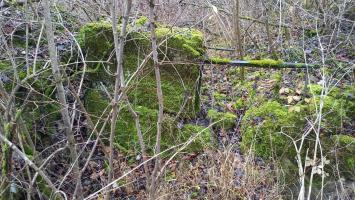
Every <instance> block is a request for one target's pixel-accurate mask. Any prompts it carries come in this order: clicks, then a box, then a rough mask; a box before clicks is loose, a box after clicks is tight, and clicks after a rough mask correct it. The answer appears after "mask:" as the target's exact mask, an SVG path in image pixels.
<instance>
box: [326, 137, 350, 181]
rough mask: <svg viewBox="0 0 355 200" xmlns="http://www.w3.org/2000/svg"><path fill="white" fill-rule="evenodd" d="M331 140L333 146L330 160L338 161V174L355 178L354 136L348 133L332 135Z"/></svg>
mask: <svg viewBox="0 0 355 200" xmlns="http://www.w3.org/2000/svg"><path fill="white" fill-rule="evenodd" d="M331 141H332V146H333V148H334V149H333V153H332V155H331V156H330V157H331V159H332V160H331V161H332V162H333V163H336V162H339V163H338V164H339V167H338V168H339V171H340V174H343V175H344V174H345V175H347V176H346V177H347V178H348V179H352V180H355V156H354V155H355V138H354V137H352V136H350V135H334V136H332V137H331ZM336 158H337V159H336Z"/></svg>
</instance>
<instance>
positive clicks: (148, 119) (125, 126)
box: [85, 90, 209, 155]
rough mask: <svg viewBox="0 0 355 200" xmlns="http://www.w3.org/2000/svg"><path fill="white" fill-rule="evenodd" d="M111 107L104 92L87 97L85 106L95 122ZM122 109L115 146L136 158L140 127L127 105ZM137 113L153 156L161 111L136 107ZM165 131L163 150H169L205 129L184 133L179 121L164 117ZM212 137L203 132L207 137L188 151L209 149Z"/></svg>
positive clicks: (197, 141) (200, 139) (186, 127)
mask: <svg viewBox="0 0 355 200" xmlns="http://www.w3.org/2000/svg"><path fill="white" fill-rule="evenodd" d="M155 101H156V99H155ZM108 103H109V101H108V100H105V98H103V95H102V94H101V92H100V91H98V90H92V91H89V92H88V93H87V94H86V95H85V106H86V107H87V110H88V112H89V113H90V114H92V115H94V116H96V118H95V119H98V118H97V117H99V116H100V115H101V114H102V112H103V110H105V108H106V107H107V106H108ZM122 106H123V107H121V108H122V110H121V112H120V114H119V118H118V120H117V126H116V136H115V144H116V145H115V146H116V147H117V148H118V149H120V151H122V152H124V153H126V154H128V155H133V154H135V153H136V152H138V151H139V149H140V146H139V142H138V136H137V130H136V124H135V120H134V118H133V117H132V114H131V113H130V112H129V111H128V109H127V108H126V107H125V106H124V105H122ZM150 106H151V105H150ZM134 110H135V111H136V112H137V114H138V115H139V119H140V125H141V131H142V133H143V134H144V141H145V142H146V145H147V149H148V151H149V152H151V151H153V148H154V145H155V139H156V132H157V129H156V123H157V116H158V110H157V109H156V108H149V107H146V106H141V105H136V106H134ZM96 121H97V120H96ZM100 124H102V123H100ZM162 128H163V133H164V134H162V140H161V147H162V149H167V148H170V147H171V146H173V145H176V144H179V143H183V142H186V140H188V139H189V138H190V137H191V136H192V135H193V134H195V133H197V132H199V131H201V130H203V127H199V126H192V125H187V126H185V127H184V128H183V129H182V130H179V129H178V128H177V122H176V121H175V118H174V117H173V116H171V115H168V114H165V115H164V120H163V124H162ZM106 129H107V134H108V133H109V131H110V130H109V127H107V128H106ZM208 135H209V132H208V131H203V133H201V134H200V136H199V137H197V138H196V140H195V141H194V142H193V143H192V144H191V145H190V146H189V147H187V149H186V151H188V152H192V151H199V150H201V149H202V148H203V147H205V146H208V142H209V140H208V138H207V136H208Z"/></svg>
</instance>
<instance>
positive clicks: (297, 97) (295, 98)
mask: <svg viewBox="0 0 355 200" xmlns="http://www.w3.org/2000/svg"><path fill="white" fill-rule="evenodd" d="M292 99H293V100H295V101H300V100H301V96H293V97H292Z"/></svg>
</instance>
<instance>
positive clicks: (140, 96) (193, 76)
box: [78, 18, 204, 118]
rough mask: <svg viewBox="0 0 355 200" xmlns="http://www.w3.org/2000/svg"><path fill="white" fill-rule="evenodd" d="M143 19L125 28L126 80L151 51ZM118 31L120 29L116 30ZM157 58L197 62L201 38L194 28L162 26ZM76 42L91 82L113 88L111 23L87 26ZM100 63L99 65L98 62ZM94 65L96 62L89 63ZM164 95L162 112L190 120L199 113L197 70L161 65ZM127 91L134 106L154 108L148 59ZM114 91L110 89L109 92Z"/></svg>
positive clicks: (154, 99) (151, 73)
mask: <svg viewBox="0 0 355 200" xmlns="http://www.w3.org/2000/svg"><path fill="white" fill-rule="evenodd" d="M145 21H146V20H145V19H144V18H140V19H139V20H137V23H138V24H139V26H135V27H128V35H127V39H126V43H125V52H124V59H123V67H124V71H125V75H126V77H129V76H130V75H132V74H133V73H134V72H135V71H136V70H137V68H138V66H139V65H140V63H141V62H142V60H143V59H144V58H145V57H146V55H147V54H148V53H150V51H151V43H150V40H149V38H150V35H149V32H148V31H147V29H146V28H145V27H143V26H141V25H142V23H143V24H145V23H146V22H145ZM119 28H120V27H119ZM156 34H157V37H158V40H159V41H158V42H163V44H162V45H161V46H160V47H159V58H160V60H164V61H173V62H179V61H180V62H181V61H184V60H191V59H199V57H200V55H201V54H202V53H203V52H204V48H203V35H202V33H201V32H200V31H198V30H195V29H187V28H178V27H163V26H160V27H158V28H157V30H156ZM78 40H79V42H80V44H81V47H82V49H83V50H84V51H85V53H86V55H87V60H88V61H91V62H90V63H88V64H89V68H90V69H89V74H90V75H89V79H90V83H91V84H92V83H93V82H96V81H100V82H104V83H105V84H106V85H107V87H108V88H109V89H110V88H111V89H112V85H113V82H114V80H113V79H114V77H113V76H111V75H109V74H108V73H107V72H108V71H111V73H114V71H115V70H116V69H115V68H116V64H115V58H114V57H115V56H111V57H110V55H111V54H112V53H113V35H112V25H111V23H110V22H106V21H102V22H95V23H89V24H87V25H85V26H83V27H82V28H81V30H80V32H79V35H78ZM97 61H99V62H97ZM92 62H96V63H92ZM160 69H161V76H162V87H163V95H164V109H165V111H166V112H167V113H171V114H176V113H180V114H181V117H187V118H190V117H193V116H194V115H195V113H196V112H197V111H198V110H195V109H198V106H193V105H194V104H195V105H197V104H198V103H199V102H198V101H199V98H196V94H198V92H197V91H198V90H199V88H198V85H197V80H198V78H199V67H198V66H197V65H192V64H163V65H161V66H160ZM140 72H141V73H139V76H137V77H136V79H134V81H133V83H132V85H130V86H131V87H130V88H129V91H128V96H129V98H130V100H131V101H132V103H133V104H134V105H136V106H145V107H147V108H150V109H156V108H157V97H156V89H155V88H156V82H155V75H154V70H153V65H152V62H151V60H149V61H148V63H147V64H146V65H145V66H144V68H143V69H141V70H140ZM112 90H113V89H112Z"/></svg>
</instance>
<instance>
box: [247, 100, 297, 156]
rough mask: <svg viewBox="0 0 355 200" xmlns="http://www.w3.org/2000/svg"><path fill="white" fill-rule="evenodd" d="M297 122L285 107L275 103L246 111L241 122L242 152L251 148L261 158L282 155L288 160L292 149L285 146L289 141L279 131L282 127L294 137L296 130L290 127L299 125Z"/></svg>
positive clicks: (270, 102) (267, 103)
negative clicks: (285, 155)
mask: <svg viewBox="0 0 355 200" xmlns="http://www.w3.org/2000/svg"><path fill="white" fill-rule="evenodd" d="M299 121H300V119H298V118H297V116H295V114H293V113H290V112H288V109H287V108H286V107H284V106H282V105H281V104H279V103H278V102H276V101H269V102H265V103H263V104H261V105H260V106H257V107H253V108H251V109H249V110H247V112H246V113H245V116H244V118H243V120H242V130H243V138H242V143H241V147H242V150H243V151H245V152H247V151H248V150H249V149H250V148H252V150H253V151H254V152H255V154H256V155H258V156H261V157H263V158H269V157H271V156H272V155H278V156H281V155H283V154H287V156H288V157H289V158H290V155H292V154H293V148H288V147H287V146H288V145H289V144H290V142H291V141H290V140H289V139H288V138H286V137H285V136H284V135H283V134H281V133H280V131H281V128H282V127H283V131H284V132H285V133H286V134H289V135H294V133H296V132H297V128H292V127H297V125H300V122H299ZM298 127H299V126H298ZM295 129H296V130H295ZM286 149H290V150H288V151H286ZM291 157H292V156H291Z"/></svg>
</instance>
